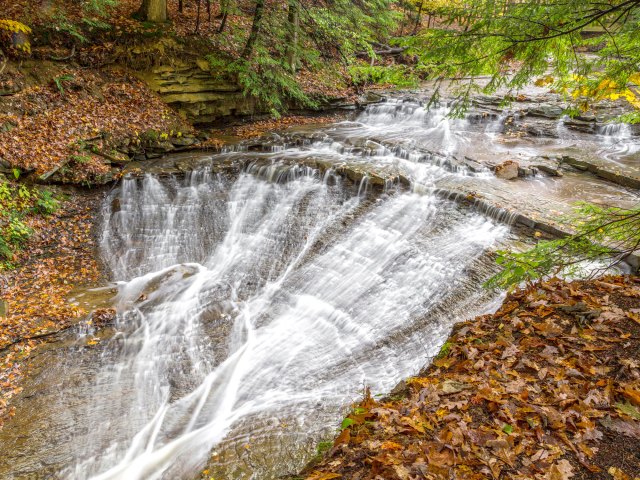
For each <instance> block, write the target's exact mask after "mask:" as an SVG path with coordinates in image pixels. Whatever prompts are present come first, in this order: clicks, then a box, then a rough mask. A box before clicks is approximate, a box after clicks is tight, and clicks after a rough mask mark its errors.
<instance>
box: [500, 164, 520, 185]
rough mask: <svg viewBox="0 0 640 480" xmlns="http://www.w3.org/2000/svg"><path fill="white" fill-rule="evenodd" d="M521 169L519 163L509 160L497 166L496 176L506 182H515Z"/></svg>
mask: <svg viewBox="0 0 640 480" xmlns="http://www.w3.org/2000/svg"><path fill="white" fill-rule="evenodd" d="M519 168H520V165H518V162H514V161H513V160H507V161H506V162H502V163H501V164H499V165H497V166H496V169H495V175H496V177H498V178H502V179H504V180H513V179H514V178H518V170H519Z"/></svg>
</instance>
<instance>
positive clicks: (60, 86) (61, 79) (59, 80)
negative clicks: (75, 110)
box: [53, 74, 74, 96]
mask: <svg viewBox="0 0 640 480" xmlns="http://www.w3.org/2000/svg"><path fill="white" fill-rule="evenodd" d="M73 78H74V77H73V75H69V74H65V75H58V76H57V77H54V78H53V83H55V84H56V87H57V88H58V91H59V92H60V94H61V95H63V96H64V85H63V83H64V82H69V81H71V80H73Z"/></svg>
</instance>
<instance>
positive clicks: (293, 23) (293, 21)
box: [287, 0, 300, 72]
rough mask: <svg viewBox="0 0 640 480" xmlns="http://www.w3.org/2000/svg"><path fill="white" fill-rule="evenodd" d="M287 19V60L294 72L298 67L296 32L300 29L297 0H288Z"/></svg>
mask: <svg viewBox="0 0 640 480" xmlns="http://www.w3.org/2000/svg"><path fill="white" fill-rule="evenodd" d="M287 19H288V21H289V28H290V29H291V31H290V34H289V40H290V42H289V48H288V51H287V62H288V63H289V66H290V67H291V71H292V72H295V71H296V70H297V69H298V57H297V51H298V34H299V33H298V32H299V30H300V13H299V5H298V0H289V12H288V15H287Z"/></svg>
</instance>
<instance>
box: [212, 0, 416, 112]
mask: <svg viewBox="0 0 640 480" xmlns="http://www.w3.org/2000/svg"><path fill="white" fill-rule="evenodd" d="M393 3H394V2H393V1H392V0H369V1H365V2H351V1H347V0H334V1H332V2H330V3H323V2H306V1H301V0H289V1H288V2H286V3H285V2H283V5H286V8H272V7H271V6H269V5H267V7H266V8H265V10H264V16H263V17H262V19H261V23H260V28H259V34H258V37H257V40H256V42H255V44H253V45H252V46H251V47H252V48H251V49H250V52H249V54H248V55H245V56H246V57H247V58H245V59H238V58H237V57H235V56H231V55H230V56H229V57H221V56H214V55H211V56H209V57H208V61H209V63H210V66H211V71H212V72H213V74H214V75H216V76H220V77H224V78H225V79H229V80H232V81H236V82H237V83H238V84H239V85H240V86H241V87H242V89H243V91H244V92H245V94H246V95H251V96H253V97H255V98H257V99H258V100H259V101H260V102H261V103H262V104H263V105H265V106H266V107H267V108H268V109H269V110H271V112H272V114H274V115H275V116H277V115H278V113H279V112H282V111H284V110H286V108H287V106H288V105H292V104H293V105H296V106H298V107H314V106H316V105H317V102H318V99H317V98H311V97H310V96H309V95H307V94H305V91H304V89H303V86H302V85H301V84H300V82H299V78H298V77H297V75H296V72H297V70H298V69H299V67H304V68H305V69H306V70H310V71H314V72H318V70H319V69H320V67H321V66H322V63H323V62H322V60H326V59H327V58H330V59H331V60H335V59H336V58H340V59H342V60H343V62H344V64H345V65H346V64H347V63H348V62H349V61H350V60H349V59H350V57H352V56H353V54H354V53H355V52H359V51H363V50H370V49H371V43H372V42H376V41H387V38H388V36H389V35H390V33H391V32H392V31H393V30H394V29H395V28H396V27H397V24H398V21H399V20H400V18H401V14H399V13H398V12H397V11H396V10H395V9H393V8H391V6H392V4H393ZM233 4H235V2H232V4H231V5H229V8H230V9H233V8H234V7H233ZM292 11H295V12H296V14H295V15H293V14H292ZM292 15H293V16H292ZM294 17H295V18H296V19H297V20H296V21H295V22H294V21H292V18H294ZM218 41H219V43H220V45H224V46H225V47H227V48H228V45H235V46H236V48H237V49H238V50H240V49H241V46H242V44H243V43H245V42H246V31H243V30H235V29H234V28H233V25H230V26H229V27H228V28H227V30H225V32H224V33H223V34H222V35H221V36H220V37H219V39H218ZM245 46H246V43H245ZM225 49H226V48H225ZM323 57H324V59H323ZM381 75H382V76H384V74H381ZM386 75H387V76H390V77H393V79H395V80H398V81H400V80H402V82H403V84H404V79H402V78H401V77H402V75H399V72H396V71H394V72H388V73H387V74H386Z"/></svg>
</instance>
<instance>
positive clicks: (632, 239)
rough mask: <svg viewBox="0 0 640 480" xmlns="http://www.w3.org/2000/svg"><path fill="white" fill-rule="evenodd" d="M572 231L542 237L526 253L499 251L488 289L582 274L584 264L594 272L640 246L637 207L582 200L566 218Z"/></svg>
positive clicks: (612, 263)
mask: <svg viewBox="0 0 640 480" xmlns="http://www.w3.org/2000/svg"><path fill="white" fill-rule="evenodd" d="M566 220H567V222H569V224H570V225H572V226H573V228H574V230H575V233H574V234H573V235H570V236H568V237H566V238H562V239H558V240H542V241H539V242H538V244H537V245H536V246H535V247H533V248H531V249H530V250H527V251H525V252H513V251H505V250H502V251H499V252H498V258H497V260H496V262H497V263H498V264H499V265H500V266H501V268H502V270H501V271H500V272H499V273H498V274H496V275H494V276H493V277H491V278H490V279H489V280H488V281H487V282H486V283H485V286H486V287H488V288H508V287H512V286H515V285H519V284H521V283H523V282H525V283H531V282H533V281H535V280H538V279H541V278H544V277H546V276H549V275H557V274H562V275H564V276H581V275H582V274H583V273H584V272H585V266H589V265H591V266H597V267H598V268H595V269H594V271H593V273H598V272H600V271H603V270H605V269H606V268H609V267H611V266H613V265H615V264H617V263H619V262H620V261H622V260H623V259H624V258H625V257H626V256H627V255H628V254H630V253H631V252H633V251H635V250H637V249H638V248H639V247H640V207H638V208H633V209H622V208H615V207H613V208H604V207H600V206H597V205H591V204H587V203H581V204H578V205H577V206H576V209H575V212H574V214H573V215H571V216H570V217H569V218H567V219H566Z"/></svg>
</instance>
